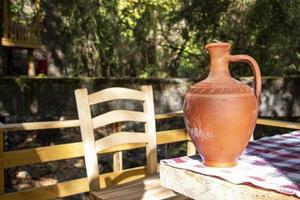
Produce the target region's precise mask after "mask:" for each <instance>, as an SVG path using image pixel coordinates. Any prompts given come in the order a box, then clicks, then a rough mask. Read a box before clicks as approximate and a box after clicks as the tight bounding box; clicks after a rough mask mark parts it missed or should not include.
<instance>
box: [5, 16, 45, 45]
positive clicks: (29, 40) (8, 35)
mask: <svg viewBox="0 0 300 200" xmlns="http://www.w3.org/2000/svg"><path fill="white" fill-rule="evenodd" d="M4 26H5V25H4ZM7 26H8V27H7V28H6V27H4V29H3V30H4V32H3V37H2V45H3V46H11V47H22V48H35V47H39V45H40V43H41V38H40V30H39V29H37V27H35V26H28V25H23V24H19V23H15V22H10V23H8V24H7Z"/></svg>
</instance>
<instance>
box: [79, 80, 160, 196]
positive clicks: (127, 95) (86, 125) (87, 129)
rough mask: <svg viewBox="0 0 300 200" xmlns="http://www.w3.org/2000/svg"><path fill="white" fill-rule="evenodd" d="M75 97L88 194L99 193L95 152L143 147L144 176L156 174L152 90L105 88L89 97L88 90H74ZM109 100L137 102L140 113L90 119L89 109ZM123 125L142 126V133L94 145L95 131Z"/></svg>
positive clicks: (109, 138)
mask: <svg viewBox="0 0 300 200" xmlns="http://www.w3.org/2000/svg"><path fill="white" fill-rule="evenodd" d="M75 97H76V104H77V110H78V116H79V120H80V131H81V137H82V141H83V149H84V158H85V164H86V171H87V176H88V181H89V187H90V190H91V191H94V190H99V189H100V182H99V170H98V160H97V152H100V151H102V150H105V149H107V148H110V147H113V146H116V145H121V144H128V143H145V144H146V160H147V168H146V169H147V173H148V174H153V173H156V171H157V153H156V129H155V114H154V103H153V91H152V87H151V86H142V88H141V91H139V90H132V89H127V88H108V89H104V90H101V91H98V92H95V93H92V94H88V92H87V89H77V90H75ZM112 100H137V101H140V102H141V103H143V112H138V111H129V110H113V111H110V112H107V113H104V114H101V115H99V116H95V117H93V118H92V115H91V109H90V106H91V105H94V104H98V103H103V102H107V101H112ZM125 121H134V122H144V123H145V133H133V132H118V133H114V134H111V135H109V136H106V137H104V138H101V139H99V140H97V141H95V137H94V129H96V128H98V127H101V126H105V125H109V124H114V123H117V122H125Z"/></svg>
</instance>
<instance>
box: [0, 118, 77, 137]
mask: <svg viewBox="0 0 300 200" xmlns="http://www.w3.org/2000/svg"><path fill="white" fill-rule="evenodd" d="M71 127H79V120H78V119H75V120H65V121H48V122H26V123H16V124H0V130H2V131H8V132H12V131H30V130H44V129H57V128H71ZM12 134H13V133H12Z"/></svg>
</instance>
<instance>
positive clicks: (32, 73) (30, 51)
mask: <svg viewBox="0 0 300 200" xmlns="http://www.w3.org/2000/svg"><path fill="white" fill-rule="evenodd" d="M27 64H28V76H35V67H34V57H33V49H28V60H27Z"/></svg>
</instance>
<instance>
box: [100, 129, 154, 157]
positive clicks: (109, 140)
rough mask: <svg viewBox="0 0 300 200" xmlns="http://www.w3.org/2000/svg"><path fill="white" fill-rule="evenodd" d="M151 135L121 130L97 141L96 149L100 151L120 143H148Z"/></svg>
mask: <svg viewBox="0 0 300 200" xmlns="http://www.w3.org/2000/svg"><path fill="white" fill-rule="evenodd" d="M148 142H149V135H147V134H145V133H137V132H135V133H133V132H120V133H114V134H111V135H109V136H106V137H104V138H102V139H100V140H97V141H96V142H95V146H96V151H97V152H100V151H103V150H105V149H108V148H110V147H114V146H117V145H120V144H131V143H138V144H140V143H148Z"/></svg>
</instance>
